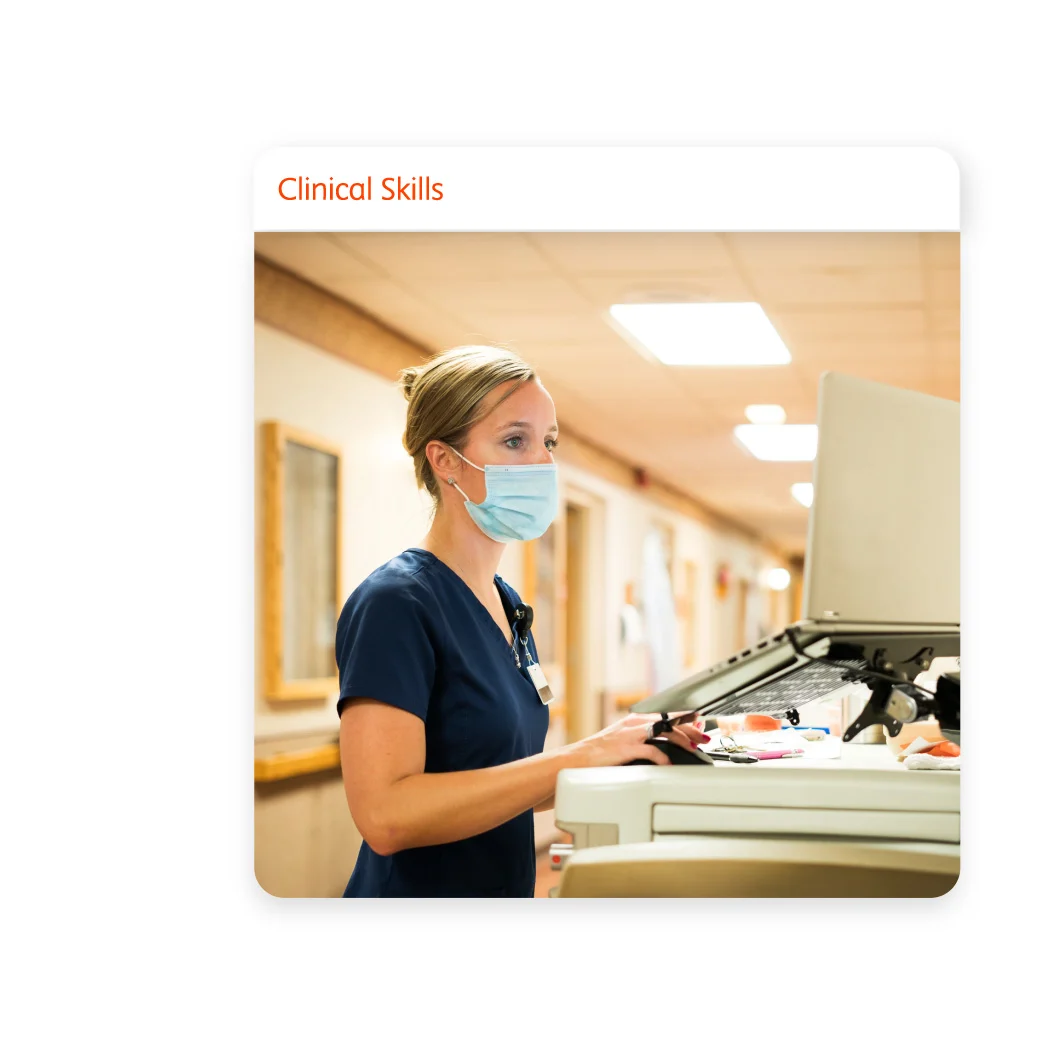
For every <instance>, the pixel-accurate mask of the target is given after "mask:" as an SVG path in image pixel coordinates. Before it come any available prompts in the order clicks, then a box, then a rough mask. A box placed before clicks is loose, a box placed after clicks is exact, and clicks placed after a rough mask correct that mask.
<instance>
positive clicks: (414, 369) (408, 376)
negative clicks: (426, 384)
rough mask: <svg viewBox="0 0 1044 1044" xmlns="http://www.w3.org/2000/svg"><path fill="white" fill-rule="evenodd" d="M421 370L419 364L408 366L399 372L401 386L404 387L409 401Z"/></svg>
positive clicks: (403, 390)
mask: <svg viewBox="0 0 1044 1044" xmlns="http://www.w3.org/2000/svg"><path fill="white" fill-rule="evenodd" d="M419 370H420V367H419V366H407V367H406V369H405V370H403V371H402V372H401V373H400V374H399V387H400V388H402V394H403V395H404V396H405V397H406V401H407V402H409V401H410V396H412V395H413V385H414V383H415V382H416V380H417V373H418V371H419Z"/></svg>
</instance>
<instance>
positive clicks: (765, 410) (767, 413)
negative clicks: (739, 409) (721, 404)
mask: <svg viewBox="0 0 1044 1044" xmlns="http://www.w3.org/2000/svg"><path fill="white" fill-rule="evenodd" d="M743 412H744V413H745V414H746V416H747V420H749V421H750V423H751V424H783V423H785V422H786V419H787V411H786V410H785V409H783V407H782V406H748V407H747V408H746V409H745V410H744V411H743Z"/></svg>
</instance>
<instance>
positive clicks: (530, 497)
mask: <svg viewBox="0 0 1044 1044" xmlns="http://www.w3.org/2000/svg"><path fill="white" fill-rule="evenodd" d="M453 452H454V453H457V456H458V457H460V459H461V460H462V461H464V463H465V464H471V461H470V460H468V458H467V457H465V456H464V454H463V453H458V452H457V451H456V450H454V451H453ZM471 466H472V467H473V468H474V469H475V470H476V471H481V472H483V473H484V474H485V476H486V499H485V500H483V501H482V503H481V504H476V503H474V502H473V501H472V500H471V498H470V497H469V496H468V495H467V493H465V492H464V490H462V489H461V488H460V486H458V485H457V483H456V482H453V481H452V479H451V480H450V482H451V485H452V486H453V488H454V489H456V490H459V491H460V493H461V495H462V496H463V497H464V499H465V501H467V503H466V504H465V505H464V507H465V509H466V510H467V512H468V514H469V515H470V516H471V517H472V518H473V519H474V520H475V525H477V526H478V527H479V529H481V530H482V532H483V533H485V534H486V536H488V537H489V538H490V540H496V541H498V542H499V543H501V544H506V543H507V542H508V541H509V540H536V538H537V537H539V536H543V535H544V533H546V532H547V529H548V526H550V525H551V523H552V522H553V521H554V518H555V514H556V513H557V511H558V465H557V464H487V465H486V466H485V467H484V468H480V467H479V466H478V465H477V464H471Z"/></svg>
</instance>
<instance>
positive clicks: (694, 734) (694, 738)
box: [667, 725, 710, 745]
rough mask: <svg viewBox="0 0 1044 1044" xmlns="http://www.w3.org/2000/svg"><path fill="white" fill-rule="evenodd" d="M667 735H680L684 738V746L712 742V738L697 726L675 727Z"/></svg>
mask: <svg viewBox="0 0 1044 1044" xmlns="http://www.w3.org/2000/svg"><path fill="white" fill-rule="evenodd" d="M667 735H668V736H674V735H680V736H681V737H682V742H683V745H690V744H692V743H707V742H709V740H710V736H708V735H707V734H706V733H705V732H701V731H700V730H699V729H698V728H696V726H695V725H675V726H674V728H673V729H671V731H670V732H668V733H667Z"/></svg>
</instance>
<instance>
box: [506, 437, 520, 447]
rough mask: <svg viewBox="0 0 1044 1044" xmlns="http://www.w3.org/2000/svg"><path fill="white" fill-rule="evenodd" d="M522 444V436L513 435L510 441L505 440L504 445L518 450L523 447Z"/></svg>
mask: <svg viewBox="0 0 1044 1044" xmlns="http://www.w3.org/2000/svg"><path fill="white" fill-rule="evenodd" d="M521 443H522V436H521V435H512V436H511V438H510V439H505V440H504V445H505V446H507V447H508V448H509V449H518V447H519V446H520V445H521Z"/></svg>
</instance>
